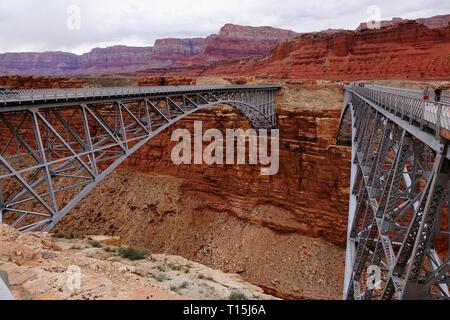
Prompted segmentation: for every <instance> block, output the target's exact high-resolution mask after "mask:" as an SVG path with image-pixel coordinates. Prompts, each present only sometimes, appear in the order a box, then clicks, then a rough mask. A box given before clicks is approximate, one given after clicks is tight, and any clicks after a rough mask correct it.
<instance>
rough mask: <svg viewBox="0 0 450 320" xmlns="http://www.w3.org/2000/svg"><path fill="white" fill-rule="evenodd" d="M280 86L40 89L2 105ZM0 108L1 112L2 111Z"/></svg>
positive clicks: (3, 98)
mask: <svg viewBox="0 0 450 320" xmlns="http://www.w3.org/2000/svg"><path fill="white" fill-rule="evenodd" d="M278 89H281V86H280V85H275V84H256V85H215V86H155V87H111V88H83V89H37V90H15V91H13V92H12V93H10V94H0V106H1V105H4V106H11V105H22V104H26V105H35V104H42V103H48V102H65V101H80V100H98V99H126V98H135V97H141V96H167V95H172V94H174V95H180V94H195V93H205V92H208V93H213V92H220V91H224V90H225V91H237V92H239V91H248V90H278ZM1 110H2V109H1V107H0V112H1Z"/></svg>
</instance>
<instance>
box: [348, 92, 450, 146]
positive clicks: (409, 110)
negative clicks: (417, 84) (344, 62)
mask: <svg viewBox="0 0 450 320" xmlns="http://www.w3.org/2000/svg"><path fill="white" fill-rule="evenodd" d="M346 88H347V89H349V90H351V91H354V92H356V93H358V94H360V95H361V96H363V97H365V98H366V99H368V100H369V101H371V102H373V103H375V104H376V105H377V106H379V107H382V108H383V109H385V110H387V111H389V112H390V113H392V114H395V115H399V116H400V117H402V118H405V117H408V119H409V122H410V123H411V124H418V125H419V126H420V128H421V129H423V128H425V127H429V128H431V129H433V130H435V133H436V138H439V136H440V130H441V128H444V129H446V130H449V131H450V104H449V103H446V102H442V101H441V102H434V101H425V100H424V99H423V98H422V97H418V96H417V94H416V92H413V93H410V94H409V95H408V91H405V90H403V89H397V88H388V89H384V88H380V87H377V86H362V87H361V86H357V85H351V86H347V87H346Z"/></svg>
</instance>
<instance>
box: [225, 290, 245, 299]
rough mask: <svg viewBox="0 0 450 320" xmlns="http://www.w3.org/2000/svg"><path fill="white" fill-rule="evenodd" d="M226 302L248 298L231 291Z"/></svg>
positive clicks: (240, 293)
mask: <svg viewBox="0 0 450 320" xmlns="http://www.w3.org/2000/svg"><path fill="white" fill-rule="evenodd" d="M228 300H248V298H247V296H246V295H245V294H243V293H242V292H240V291H233V292H231V293H230V295H229V296H228Z"/></svg>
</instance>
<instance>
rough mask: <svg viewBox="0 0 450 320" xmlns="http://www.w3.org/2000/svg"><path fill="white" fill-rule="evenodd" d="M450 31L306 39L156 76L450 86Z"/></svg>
mask: <svg viewBox="0 0 450 320" xmlns="http://www.w3.org/2000/svg"><path fill="white" fill-rule="evenodd" d="M448 52H450V27H446V28H440V29H429V28H427V27H426V26H424V25H422V24H419V23H416V22H414V21H412V22H408V21H407V22H402V23H399V24H396V25H393V26H387V27H384V28H381V29H376V30H361V31H358V32H352V31H342V32H334V33H325V32H322V33H312V34H305V35H302V36H300V37H297V38H295V39H290V40H286V41H282V42H280V43H279V44H278V45H277V46H276V47H275V49H274V50H273V51H272V53H271V54H270V55H268V56H267V57H263V58H253V57H252V58H247V59H240V60H234V61H220V62H218V63H216V64H214V65H212V66H209V67H204V66H196V67H191V68H185V69H180V70H170V69H167V70H154V72H157V73H158V74H162V75H176V74H180V73H182V74H184V75H191V76H213V75H220V76H224V75H231V76H242V75H246V76H257V77H260V78H268V79H274V78H278V79H287V78H293V79H297V78H300V79H330V80H339V81H340V80H348V81H352V80H371V79H404V80H408V79H414V80H421V79H422V80H448V79H449V74H450V55H449V54H448Z"/></svg>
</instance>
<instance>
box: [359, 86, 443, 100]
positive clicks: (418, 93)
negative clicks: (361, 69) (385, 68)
mask: <svg viewBox="0 0 450 320" xmlns="http://www.w3.org/2000/svg"><path fill="white" fill-rule="evenodd" d="M366 87H368V88H372V89H375V90H379V91H383V92H390V93H395V94H401V95H407V96H410V97H415V98H417V99H422V98H423V90H418V89H411V88H395V87H387V86H380V85H368V86H366ZM441 102H443V103H448V104H450V91H443V92H442V96H441Z"/></svg>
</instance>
